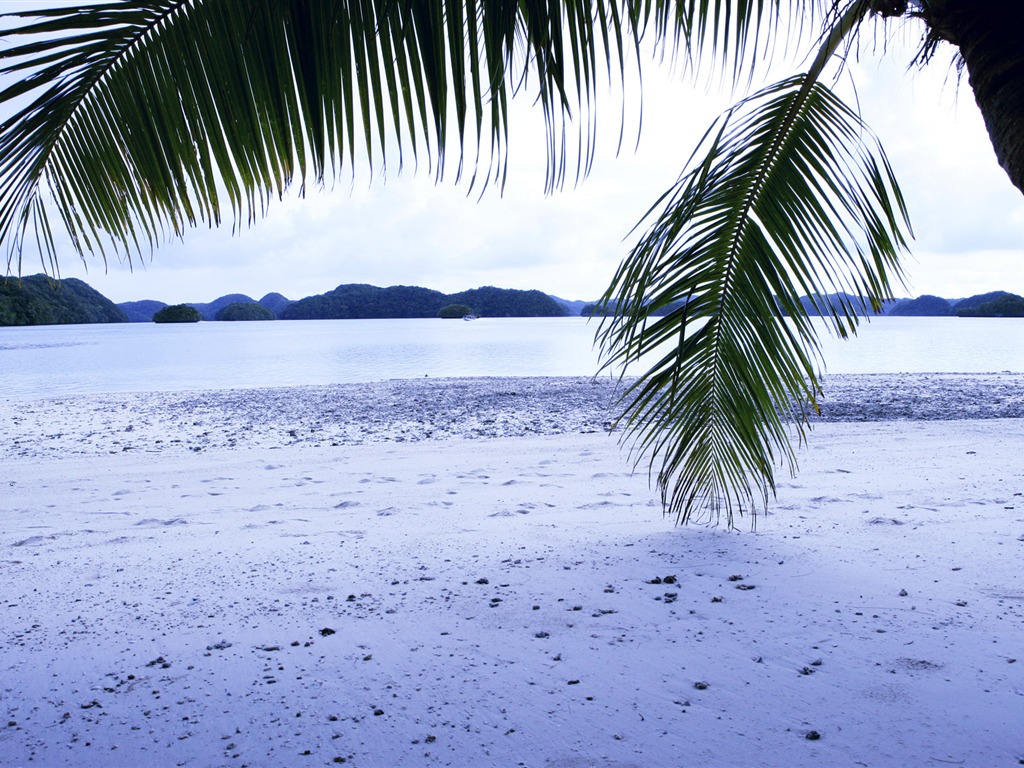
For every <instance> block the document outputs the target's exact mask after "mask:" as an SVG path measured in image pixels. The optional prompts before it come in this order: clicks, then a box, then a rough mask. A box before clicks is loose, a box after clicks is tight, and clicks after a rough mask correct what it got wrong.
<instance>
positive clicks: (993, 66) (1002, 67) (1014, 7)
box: [924, 0, 1024, 192]
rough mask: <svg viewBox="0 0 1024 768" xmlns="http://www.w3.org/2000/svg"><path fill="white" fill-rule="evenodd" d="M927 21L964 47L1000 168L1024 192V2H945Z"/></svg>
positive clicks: (932, 7)
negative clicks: (1023, 31) (1022, 35)
mask: <svg viewBox="0 0 1024 768" xmlns="http://www.w3.org/2000/svg"><path fill="white" fill-rule="evenodd" d="M928 5H929V6H930V11H931V13H929V12H928V11H926V12H925V14H924V15H925V19H926V21H927V22H928V23H929V26H931V28H932V33H933V34H934V35H936V36H937V37H940V38H942V39H945V40H948V41H950V42H952V43H953V44H954V45H956V46H958V47H959V48H960V53H961V55H962V56H963V59H964V63H965V64H966V66H967V73H968V80H969V82H970V84H971V88H972V89H973V90H974V98H975V100H976V101H977V103H978V108H979V109H980V110H981V114H982V116H983V117H984V119H985V127H986V128H987V129H988V135H989V138H990V139H991V141H992V147H993V148H994V149H995V151H996V158H997V159H998V160H999V164H1000V165H1001V166H1002V167H1003V170H1005V171H1006V173H1007V175H1008V176H1009V177H1010V181H1011V182H1013V185H1014V186H1015V187H1017V189H1019V190H1021V192H1024V39H1022V37H1021V28H1022V26H1024V3H1022V2H1021V0H986V1H985V2H981V1H980V0H943V1H942V2H932V3H929V4H928Z"/></svg>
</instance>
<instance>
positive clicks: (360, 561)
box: [0, 375, 1024, 768]
mask: <svg viewBox="0 0 1024 768" xmlns="http://www.w3.org/2000/svg"><path fill="white" fill-rule="evenodd" d="M864 378H865V377H850V378H849V379H848V381H847V385H848V387H847V389H846V392H847V395H848V396H846V397H845V398H843V399H840V398H839V397H838V394H837V393H838V388H834V389H832V390H831V391H832V393H833V395H832V396H833V398H834V399H833V402H848V403H854V402H856V397H854V394H856V393H860V394H859V395H857V396H858V397H860V401H861V410H860V411H859V412H857V413H858V414H859V415H858V417H857V418H856V419H855V421H852V422H851V421H845V422H836V423H829V422H822V423H818V424H816V426H815V428H814V431H813V433H812V439H811V443H810V445H809V447H808V448H807V449H805V450H803V451H801V453H800V462H801V472H800V474H799V475H798V476H797V477H796V478H795V479H793V480H790V479H788V478H785V477H783V478H782V482H781V484H780V488H779V498H778V500H777V502H776V504H775V505H774V506H773V508H772V509H773V514H772V515H770V516H769V517H767V518H766V519H764V520H762V521H760V523H759V526H758V532H757V533H755V534H751V533H749V532H745V531H744V532H739V533H736V532H726V531H724V530H721V529H709V528H701V527H687V528H677V527H674V525H673V523H672V521H671V520H668V519H665V518H663V517H662V515H661V512H660V507H659V506H658V504H657V500H656V497H655V495H654V494H653V493H652V492H651V491H650V489H649V488H648V484H647V478H646V476H645V475H644V474H643V472H640V473H636V474H634V473H632V472H631V471H630V469H631V464H630V463H629V461H628V460H627V456H626V455H625V454H624V453H623V452H622V451H621V450H620V449H619V447H618V446H617V443H616V440H615V437H614V436H613V435H609V434H608V432H607V429H608V427H609V425H610V423H611V419H612V418H613V416H614V413H613V410H612V409H610V408H609V403H608V400H609V398H608V395H609V393H610V392H611V390H610V389H609V387H610V386H611V383H610V382H598V383H597V384H593V383H591V382H590V381H589V380H518V379H508V380H488V379H483V380H469V381H455V382H448V383H444V382H441V383H438V382H431V383H426V382H387V383H383V384H380V385H369V386H366V385H360V386H359V387H354V388H341V389H340V390H339V388H330V387H328V388H320V387H316V388H301V389H298V390H247V391H233V392H231V391H226V392H215V393H210V392H206V393H202V392H200V393H159V394H157V393H153V394H146V395H110V396H103V397H84V398H61V399H60V400H58V401H40V402H38V403H19V404H13V405H12V404H10V403H0V418H3V419H4V421H3V423H4V424H6V425H9V426H8V427H6V428H5V432H4V434H3V442H2V444H0V455H2V456H3V465H4V469H5V478H4V486H5V487H4V495H3V500H2V502H0V515H2V519H3V521H4V525H3V531H2V534H0V590H2V592H0V594H3V596H4V599H3V602H2V604H0V616H2V621H0V626H2V627H3V630H2V633H3V634H2V635H0V643H2V649H3V653H2V657H0V658H2V661H0V670H2V674H0V680H2V682H0V703H2V706H3V709H4V716H5V717H6V718H7V719H6V721H5V722H4V724H3V727H2V728H0V765H4V766H14V765H19V766H20V765H81V766H121V765H123V766H135V765H195V766H220V765H232V766H242V765H248V766H279V765H289V766H290V765H335V764H340V763H341V762H344V763H345V764H350V765H358V766H403V765H409V766H412V765H452V766H489V765H494V766H507V765H511V766H516V765H522V766H562V767H565V768H568V767H570V766H571V767H574V768H577V767H582V766H617V767H619V768H622V767H623V766H645V767H646V766H666V767H667V766H679V765H688V766H750V765H758V766H820V765H858V764H864V765H872V766H905V765H925V766H926V765H949V764H957V765H967V766H979V767H981V766H995V765H1013V764H1016V763H1017V760H1018V759H1019V758H1020V757H1021V756H1024V741H1022V736H1021V734H1022V732H1024V731H1022V728H1021V724H1022V720H1021V715H1020V713H1021V711H1022V710H1024V579H1022V577H1021V574H1020V570H1019V568H1020V562H1021V558H1022V555H1024V496H1022V493H1024V472H1022V470H1021V468H1020V460H1019V457H1020V456H1021V455H1022V454H1024V429H1022V428H1021V427H1022V424H1024V423H1022V422H1021V421H1019V420H1017V419H1014V418H1005V416H1006V415H1007V414H1008V413H1013V411H1012V409H1013V408H1016V407H1017V403H1018V402H1019V400H1018V399H1015V398H1018V397H1019V391H1020V388H1019V381H1020V379H1019V377H1018V378H1017V379H1016V380H1015V381H1010V380H1008V379H1007V378H1006V377H1000V376H998V375H997V376H996V377H995V378H985V379H983V380H979V379H973V380H970V381H967V380H962V379H961V380H958V381H959V382H960V383H961V384H962V386H961V387H960V388H959V390H958V388H957V387H956V386H950V385H949V382H948V381H946V382H939V383H937V384H935V385H934V386H932V385H929V384H927V382H926V381H923V380H921V379H920V378H918V379H916V380H915V382H914V384H913V387H911V386H910V385H909V384H908V383H907V382H906V381H904V382H903V386H900V385H899V384H900V383H899V382H893V381H891V380H889V381H884V382H883V381H880V380H872V381H873V382H874V384H875V385H877V386H874V388H873V389H872V388H869V390H865V389H864V388H865V387H867V386H868V384H870V383H872V382H865V381H854V380H853V379H858V380H862V379H864ZM1011 379H1012V377H1011ZM1014 386H1016V388H1014ZM984 387H996V388H1001V389H998V393H999V394H998V399H999V400H1000V402H999V403H995V399H996V398H995V397H988V398H987V399H988V400H989V401H991V402H990V403H989V406H988V407H989V410H988V411H986V413H990V414H993V415H992V417H991V418H973V419H968V420H960V421H949V420H927V417H926V416H921V415H920V413H923V411H920V410H919V411H918V414H919V416H918V418H916V419H914V420H905V421H899V422H895V421H871V420H869V416H870V415H871V414H878V413H886V414H889V413H891V411H886V410H885V409H886V408H890V409H891V408H897V409H898V408H903V409H904V410H905V409H906V408H907V407H913V408H918V409H921V408H925V406H926V405H927V407H928V408H932V409H933V410H934V409H935V408H937V407H938V406H937V405H936V403H937V400H938V399H939V398H946V401H945V402H946V407H947V411H948V412H949V409H950V406H951V404H953V403H955V402H959V401H958V400H956V399H955V397H962V400H961V401H962V402H963V403H965V404H966V405H969V406H971V407H975V406H976V405H977V404H978V403H979V401H981V400H985V399H986V397H980V396H979V394H978V393H979V392H981V391H986V392H989V393H990V394H991V393H992V392H995V391H996V390H993V389H989V390H984ZM865 391H868V394H864V392H865ZM901 391H902V392H911V393H913V398H914V399H911V400H906V399H904V401H903V402H902V403H901V402H898V398H897V397H895V396H894V395H892V394H891V393H896V392H901ZM958 391H959V392H960V393H961V394H960V395H956V394H955V393H956V392H958ZM339 392H343V393H346V394H347V396H342V395H341V394H339ZM885 392H889V393H890V395H889V400H888V401H886V400H885V399H884V398H883V397H882V393H885ZM924 393H929V395H928V397H924V396H923V394H924ZM950 393H954V394H950ZM971 393H973V394H974V395H975V396H974V397H971V396H970V395H971ZM360 398H363V399H362V400H360ZM827 403H828V401H827V400H826V404H827ZM997 406H998V408H997ZM965 407H966V406H965ZM999 408H1001V409H1002V410H999ZM854 410H855V409H852V406H851V412H853V411H854ZM928 412H931V411H928ZM965 412H967V413H974V414H976V413H977V411H976V410H975V411H969V412H968V411H965ZM825 414H826V417H827V415H828V409H827V408H826V410H825ZM950 415H952V414H951V412H950ZM961 415H962V414H961ZM1000 417H1001V418H1000ZM889 418H895V417H893V416H891V415H890V416H889ZM815 735H817V736H818V738H813V737H814V736H815Z"/></svg>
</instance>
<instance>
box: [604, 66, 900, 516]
mask: <svg viewBox="0 0 1024 768" xmlns="http://www.w3.org/2000/svg"><path fill="white" fill-rule="evenodd" d="M701 151H703V154H702V155H701V154H699V153H700V152H701ZM655 214H656V215H655ZM652 215H653V216H654V222H653V224H652V225H651V226H650V228H649V229H648V230H647V232H646V233H645V234H644V235H643V237H642V238H641V240H640V242H639V243H638V244H637V245H636V247H635V248H634V249H633V250H632V252H631V253H630V255H629V256H628V257H627V258H626V260H625V261H624V263H623V264H622V266H621V267H620V269H619V271H618V273H617V274H616V276H615V279H614V281H613V284H612V286H611V287H610V288H609V291H608V293H607V294H606V296H605V298H604V301H605V302H606V305H607V306H608V307H609V308H617V311H618V314H614V313H613V314H610V315H609V316H608V317H607V319H606V320H605V321H604V322H603V323H602V327H601V330H600V334H599V337H600V339H601V343H602V349H603V352H604V355H605V360H606V365H608V366H614V367H620V366H626V365H629V364H632V363H636V361H637V360H638V359H639V358H641V357H642V356H645V355H650V356H652V357H653V358H654V359H656V362H655V363H654V364H653V365H652V366H651V367H650V369H649V370H648V371H647V372H646V373H644V374H643V375H642V376H640V377H639V378H638V379H637V380H636V381H634V382H632V383H631V384H630V385H629V386H628V388H627V389H626V390H625V395H624V399H623V402H624V403H625V412H624V416H623V419H624V421H625V425H626V428H627V431H626V434H627V435H628V436H630V437H631V438H633V441H634V442H633V446H634V449H635V450H636V451H638V455H639V456H643V455H646V456H648V457H649V460H650V467H651V472H652V475H656V481H657V485H658V487H659V488H660V490H661V492H662V498H663V501H664V504H665V507H666V510H667V511H670V512H671V513H673V514H675V515H677V517H678V519H679V520H681V521H686V520H688V519H700V518H713V519H717V517H718V515H720V514H721V513H723V512H724V513H725V515H726V519H727V522H728V523H729V524H730V525H731V524H732V523H733V519H734V515H736V514H743V513H744V511H748V510H749V511H756V510H757V509H759V508H763V507H764V506H765V505H766V504H767V502H768V499H769V496H770V495H771V494H772V493H774V488H775V481H774V472H775V469H776V467H777V466H778V465H780V464H782V465H788V466H789V468H790V469H791V470H792V469H793V468H794V466H795V457H794V452H793V448H792V446H791V443H790V428H789V427H787V424H788V423H792V424H793V425H795V427H794V429H795V432H796V435H797V437H798V438H799V439H802V438H803V436H804V428H805V425H806V419H807V414H808V410H809V409H814V408H815V407H816V397H817V395H818V391H819V386H818V375H819V371H818V368H819V363H820V361H819V359H818V355H817V351H818V340H817V336H816V332H815V329H814V327H813V325H812V323H811V320H810V318H809V317H808V315H807V312H806V311H805V309H804V307H803V305H802V304H801V302H800V296H801V295H810V296H811V297H816V296H822V295H824V294H827V293H832V292H845V293H849V294H853V295H854V296H863V297H867V299H866V300H867V301H868V302H869V303H871V304H877V302H878V301H880V300H881V299H884V298H886V297H888V296H889V295H890V294H891V289H890V281H891V280H892V278H893V277H894V276H898V275H899V263H898V257H899V253H900V251H901V250H902V249H903V248H905V246H906V235H905V234H904V231H905V230H906V231H907V232H909V225H908V223H907V219H906V212H905V209H904V205H903V200H902V197H901V195H900V192H899V189H898V187H897V185H896V181H895V179H894V178H893V175H892V172H891V170H890V168H889V165H888V163H887V162H886V160H885V156H884V154H883V153H882V151H881V148H880V147H879V146H878V145H877V143H875V142H874V141H873V140H872V139H871V137H870V134H869V133H868V132H867V130H866V128H865V127H864V125H863V124H862V123H861V121H860V119H859V117H858V116H857V115H856V114H855V113H854V112H852V111H851V110H850V109H848V108H847V107H846V106H845V105H844V104H843V103H842V102H841V101H839V100H838V98H837V97H836V96H835V95H834V94H833V93H832V92H831V91H829V89H827V88H826V87H825V86H823V85H821V84H820V83H816V82H813V81H812V80H810V79H809V76H807V75H804V76H800V77H796V78H792V79H789V80H786V81H783V82H781V83H778V84H776V85H773V86H771V87H769V88H767V89H765V90H764V91H762V92H760V93H758V94H757V95H755V96H753V97H751V98H750V99H748V100H746V101H745V102H743V103H741V104H740V105H738V106H737V107H736V108H734V109H733V110H731V111H730V112H729V113H728V114H727V115H725V116H724V117H723V118H722V119H721V121H720V122H719V124H717V125H716V126H715V127H714V128H713V130H712V131H710V132H709V133H708V134H707V135H706V136H705V139H704V141H703V143H702V148H701V149H699V150H698V154H695V155H694V159H691V162H690V165H689V170H688V171H687V172H686V173H685V174H684V175H683V176H682V177H681V179H680V180H679V182H678V183H677V184H676V185H675V187H673V188H672V189H671V190H669V192H668V193H667V194H666V195H665V196H664V197H663V198H662V200H661V201H659V203H658V205H657V206H655V208H654V209H652V212H651V213H650V214H649V216H652ZM680 300H682V301H683V302H684V303H683V305H682V306H680V307H678V308H676V309H675V311H673V312H671V313H669V314H668V315H666V316H664V317H657V318H656V317H654V316H652V315H651V313H652V312H654V311H656V310H658V309H661V308H664V307H667V306H669V305H671V304H673V303H678V302H680ZM822 308H823V309H824V310H825V311H826V312H829V313H830V319H831V325H832V328H833V329H834V330H835V332H837V333H838V334H840V335H843V336H845V335H847V334H848V333H850V332H851V331H852V330H854V329H855V327H856V323H857V319H858V316H859V315H860V314H862V313H864V312H865V310H866V309H867V308H866V307H864V306H861V305H860V304H859V302H856V301H846V302H845V303H843V304H842V305H841V306H840V307H839V308H838V309H835V310H830V309H829V308H828V307H827V306H824V305H823V307H822ZM784 314H786V315H789V319H788V320H786V319H784V317H783V315H784Z"/></svg>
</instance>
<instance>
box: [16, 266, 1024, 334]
mask: <svg viewBox="0 0 1024 768" xmlns="http://www.w3.org/2000/svg"><path fill="white" fill-rule="evenodd" d="M801 302H802V303H803V306H804V309H805V311H806V312H807V313H808V314H809V315H812V316H817V315H822V314H828V313H829V312H831V311H833V310H839V309H841V308H842V307H843V306H844V305H852V306H854V307H856V308H857V310H858V311H859V312H862V313H867V314H876V315H885V316H889V317H953V316H959V317H1024V297H1021V296H1018V295H1016V294H1013V293H1008V292H1007V291H992V292H990V293H983V294H978V295H976V296H971V297H969V298H966V299H944V298H942V297H940V296H930V295H925V296H919V297H917V298H916V299H896V300H893V301H888V302H885V304H884V305H883V306H882V307H881V309H880V311H878V312H874V313H872V312H870V311H869V308H868V306H867V302H866V301H865V299H863V298H862V297H860V296H852V295H849V294H830V295H828V296H816V297H809V296H805V297H804V298H802V299H801ZM452 305H461V306H463V307H468V308H470V309H472V312H471V313H466V314H472V315H476V316H479V317H484V318H487V317H566V316H571V317H579V316H583V317H591V316H600V315H601V314H602V312H604V311H606V310H605V308H604V307H603V306H602V305H601V303H600V302H586V301H570V300H568V299H562V298H559V297H557V296H551V295H549V294H546V293H543V292H541V291H538V290H518V289H512V288H495V287H493V286H484V287H481V288H474V289H471V290H468V291H461V292H459V293H447V294H446V293H442V292H441V291H435V290H432V289H430V288H422V287H419V286H409V285H393V286H390V287H387V288H380V287H377V286H374V285H366V284H361V283H347V284H343V285H339V286H338V287H337V288H335V289H334V290H331V291H328V292H327V293H323V294H319V295H316V296H307V297H306V298H303V299H299V300H298V301H291V300H289V299H287V298H286V297H284V296H282V295H281V294H280V293H268V294H267V295H266V296H264V297H263V298H261V299H259V300H258V301H257V300H255V299H252V298H250V297H249V296H246V295H245V294H241V293H231V294H227V295H226V296H221V297H220V298H218V299H216V300H214V301H211V302H208V303H186V304H185V306H188V307H190V308H192V309H194V310H195V311H196V312H197V313H198V315H199V318H200V319H201V320H205V321H222V322H224V321H253V320H264V321H265V320H343V319H390V318H436V317H437V316H438V313H439V312H440V311H441V310H442V309H443V308H446V307H450V306H452ZM682 306H683V302H675V303H673V304H670V305H668V306H665V307H659V308H658V309H657V310H655V311H654V312H653V313H652V314H655V315H665V314H668V313H670V312H673V311H675V310H677V309H679V308H680V307H682ZM167 307H168V304H166V303H164V302H162V301H155V300H152V299H147V300H143V301H127V302H122V303H121V304H114V303H113V302H111V301H110V300H109V299H107V298H106V297H105V296H103V295H102V294H101V293H99V292H98V291H96V290H94V289H93V288H91V287H90V286H89V285H88V284H87V283H85V282H83V281H81V280H78V279H76V278H67V279H64V280H59V281H55V280H53V279H52V278H50V277H47V276H46V275H32V276H30V277H23V278H17V277H10V276H9V277H6V278H2V279H0V326H6V325H57V324H76V323H124V322H134V323H149V322H153V320H154V316H156V315H157V313H159V312H160V311H161V310H164V309H166V308H167ZM780 312H782V313H783V314H785V312H784V310H783V309H782V308H780Z"/></svg>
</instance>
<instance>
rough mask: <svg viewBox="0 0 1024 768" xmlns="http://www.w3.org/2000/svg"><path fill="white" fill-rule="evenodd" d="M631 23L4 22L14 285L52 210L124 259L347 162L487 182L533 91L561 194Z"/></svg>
mask: <svg viewBox="0 0 1024 768" xmlns="http://www.w3.org/2000/svg"><path fill="white" fill-rule="evenodd" d="M638 18H639V17H637V16H635V15H632V14H631V13H629V12H628V11H627V10H626V9H625V8H624V7H623V5H621V4H620V3H619V2H617V0H582V1H581V2H572V3H566V4H561V3H549V2H546V1H545V2H541V0H523V1H522V2H509V1H508V0H504V1H499V2H493V1H492V2H484V1H482V0H401V1H400V2H399V0H348V1H347V2H341V1H339V0H126V1H124V2H116V3H110V2H94V3H91V4H81V5H73V6H72V5H64V6H62V7H58V8H54V9H52V10H43V11H34V12H32V13H31V14H29V13H26V14H11V15H7V16H4V17H3V20H4V22H5V25H6V26H7V27H8V28H7V29H6V30H5V38H6V39H7V40H13V41H20V42H17V43H14V44H8V45H7V47H5V48H4V49H2V50H0V76H2V77H3V78H4V79H5V80H6V81H7V82H11V81H12V80H14V79H15V78H16V79H17V82H14V83H13V84H12V85H9V86H7V87H6V88H5V89H4V90H3V91H0V107H2V109H3V111H4V113H6V114H8V115H10V116H9V117H7V118H6V119H4V121H3V123H2V124H0V241H2V242H3V243H4V244H5V245H6V246H7V248H8V269H10V268H11V266H12V264H14V263H17V264H18V265H19V268H20V259H21V253H22V249H23V247H24V246H25V244H26V238H28V237H31V235H32V233H33V232H34V233H35V235H36V236H37V238H38V242H39V246H40V248H41V250H42V251H43V253H44V254H46V255H49V256H50V257H51V258H52V257H53V229H52V226H51V221H50V217H51V215H52V214H53V212H54V211H55V212H56V215H57V216H58V217H59V219H60V221H61V223H62V224H63V226H64V228H66V229H67V231H68V232H69V233H70V234H71V237H72V240H73V242H74V243H75V245H76V246H77V247H78V248H79V250H80V252H81V253H82V254H85V253H88V252H99V253H101V254H104V257H105V256H106V252H107V251H108V250H109V249H113V250H115V251H117V252H121V253H124V254H126V255H128V257H129V258H130V257H131V256H132V254H136V253H138V252H139V251H141V250H142V249H144V248H146V247H153V246H155V245H157V244H159V243H160V242H162V241H164V240H166V239H167V238H169V237H175V236H180V235H181V234H182V233H183V232H184V230H185V229H186V228H187V227H192V226H195V225H196V224H197V223H200V222H205V223H208V224H211V225H217V224H220V223H221V221H222V220H229V221H231V222H232V223H233V224H234V225H235V226H238V225H240V224H244V223H246V222H251V221H252V220H253V219H254V218H256V217H258V216H259V215H261V214H262V213H263V211H264V210H265V209H266V207H267V205H268V204H269V203H270V201H271V200H272V199H273V198H275V197H279V196H280V195H281V194H283V192H284V190H285V189H287V188H288V187H289V186H290V185H292V184H293V183H296V182H298V183H301V184H303V185H306V184H310V183H312V184H323V183H326V182H327V181H329V180H330V179H331V178H332V177H333V175H334V174H335V173H336V172H337V171H338V169H339V168H340V167H341V166H342V164H343V163H346V162H347V163H348V164H350V165H354V164H355V163H356V162H357V161H358V160H360V159H365V160H368V161H369V162H370V163H371V167H372V166H373V165H374V164H379V165H380V166H381V167H382V168H386V167H387V165H388V163H389V162H390V160H391V157H392V154H393V153H395V152H397V154H398V157H397V163H398V166H399V167H401V165H402V164H403V162H404V153H405V152H411V153H412V155H413V158H414V159H415V160H417V161H418V160H419V158H420V157H421V156H422V155H426V162H427V164H428V165H430V166H431V167H432V169H433V171H434V173H435V174H436V175H437V176H438V178H440V177H441V175H442V174H443V173H444V171H445V168H446V167H447V163H446V154H447V153H448V152H449V151H450V150H451V149H453V148H454V150H455V151H456V152H457V153H458V156H459V163H458V167H457V175H459V174H462V173H463V172H464V171H465V172H467V173H468V174H469V175H470V177H471V178H472V179H473V180H474V181H478V182H479V183H481V184H483V185H486V184H487V183H489V182H493V181H498V182H500V181H501V180H502V179H503V178H504V163H505V157H506V152H505V148H506V143H507V127H508V102H509V96H510V95H511V93H513V92H514V91H515V90H517V89H519V88H521V87H523V85H524V83H526V82H527V81H529V83H530V88H531V90H533V91H534V92H536V93H537V94H538V100H539V102H540V105H541V108H542V109H543V111H544V114H545V117H546V118H547V124H548V183H549V186H552V185H554V184H557V183H560V181H561V180H562V179H563V178H564V176H565V169H566V166H567V164H568V153H567V151H566V148H565V147H566V142H565V135H564V134H565V131H566V125H567V121H568V120H569V119H571V118H572V113H573V110H576V109H579V110H580V111H584V110H586V109H588V105H590V104H591V102H592V101H593V100H594V94H595V92H596V86H597V82H598V77H599V75H600V70H599V68H598V66H597V62H598V61H600V60H602V59H603V60H605V61H606V62H608V71H609V74H610V75H611V73H613V72H614V70H613V69H612V67H611V62H612V61H617V62H620V65H619V71H620V72H621V69H622V66H624V65H622V64H621V62H623V61H624V57H623V46H624V45H626V40H627V39H634V40H635V39H636V38H637V37H638V34H637V33H636V30H635V27H634V24H635V23H636V22H637V20H638ZM452 131H454V134H456V135H454V136H453V137H450V136H449V134H450V133H451V132H452ZM488 136H489V137H490V143H489V146H487V145H484V144H483V141H484V140H486V138H487V137H488ZM474 142H475V145H476V153H475V157H474V155H473V154H472V147H473V144H474ZM467 148H468V149H469V152H468V153H467ZM587 151H588V152H589V151H592V150H591V149H588V150H587ZM467 156H468V158H469V164H468V165H467V166H466V167H465V168H464V159H465V157H467Z"/></svg>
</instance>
